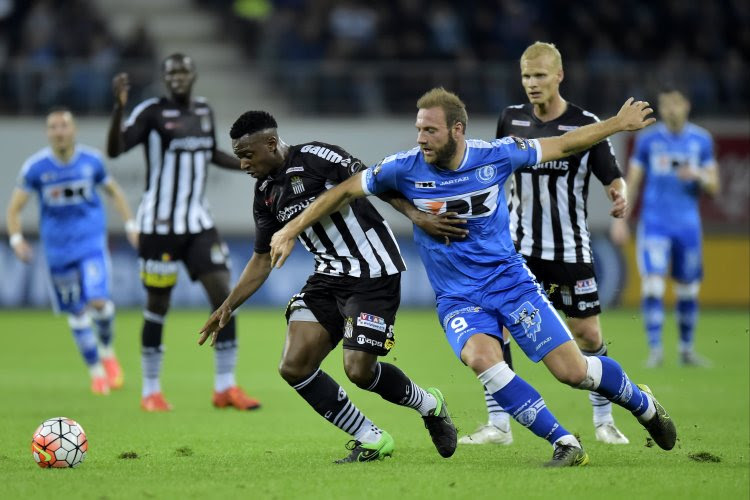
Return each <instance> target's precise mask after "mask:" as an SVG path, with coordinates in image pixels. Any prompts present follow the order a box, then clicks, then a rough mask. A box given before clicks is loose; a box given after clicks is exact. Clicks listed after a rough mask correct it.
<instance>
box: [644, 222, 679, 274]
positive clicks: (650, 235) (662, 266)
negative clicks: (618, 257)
mask: <svg viewBox="0 0 750 500" xmlns="http://www.w3.org/2000/svg"><path fill="white" fill-rule="evenodd" d="M671 253H672V241H671V239H670V237H669V235H667V234H664V233H663V232H659V231H657V230H654V229H652V228H649V227H644V226H639V228H638V235H637V237H636V260H637V262H638V271H639V272H640V273H641V276H649V275H654V274H656V275H659V276H664V275H665V274H666V273H667V270H668V268H669V263H670V257H671Z"/></svg>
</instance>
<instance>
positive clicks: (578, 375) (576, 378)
mask: <svg viewBox="0 0 750 500" xmlns="http://www.w3.org/2000/svg"><path fill="white" fill-rule="evenodd" d="M586 371H587V365H586V360H585V359H584V358H583V356H581V359H580V362H578V363H565V364H564V365H561V366H558V367H556V368H555V370H554V371H553V372H552V374H553V375H554V376H555V378H556V379H557V380H559V381H560V382H562V383H563V384H566V385H569V386H571V387H578V386H580V385H581V384H582V383H583V382H584V381H585V380H586Z"/></svg>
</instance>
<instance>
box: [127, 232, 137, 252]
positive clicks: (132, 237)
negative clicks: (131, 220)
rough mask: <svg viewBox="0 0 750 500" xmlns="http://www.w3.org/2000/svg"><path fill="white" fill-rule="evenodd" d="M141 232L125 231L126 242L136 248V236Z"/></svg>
mask: <svg viewBox="0 0 750 500" xmlns="http://www.w3.org/2000/svg"><path fill="white" fill-rule="evenodd" d="M140 234H141V233H139V232H138V231H126V232H125V237H126V238H127V239H128V243H130V246H131V247H133V248H134V249H136V250H138V238H139V236H140Z"/></svg>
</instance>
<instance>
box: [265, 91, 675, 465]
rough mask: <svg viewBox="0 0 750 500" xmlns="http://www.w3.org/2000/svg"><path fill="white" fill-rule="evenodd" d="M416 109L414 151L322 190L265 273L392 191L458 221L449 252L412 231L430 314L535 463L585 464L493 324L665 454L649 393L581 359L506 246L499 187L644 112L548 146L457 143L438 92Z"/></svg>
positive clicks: (451, 110)
mask: <svg viewBox="0 0 750 500" xmlns="http://www.w3.org/2000/svg"><path fill="white" fill-rule="evenodd" d="M417 108H418V109H419V111H418V112H417V119H416V122H415V126H416V128H417V143H418V147H415V148H412V149H411V150H409V151H402V152H399V153H396V154H393V155H390V156H387V157H386V158H384V159H383V160H382V161H381V162H380V163H378V164H377V165H376V166H374V167H372V168H368V169H367V170H364V171H363V172H360V173H357V174H354V175H353V176H352V177H351V178H349V179H347V180H346V181H344V182H342V183H340V184H339V185H338V186H336V187H334V188H332V189H330V190H328V191H326V192H325V193H323V194H322V195H321V196H320V197H318V198H317V199H316V200H315V201H314V202H313V203H312V204H310V206H309V207H308V208H307V209H305V211H304V212H303V213H302V214H301V215H300V216H298V217H297V218H295V219H294V220H293V221H291V223H289V224H287V225H286V226H284V227H283V228H282V229H280V230H279V231H278V232H276V233H275V234H274V235H273V238H272V239H271V264H272V265H275V266H276V267H281V266H282V265H283V264H284V261H285V260H286V259H287V257H288V256H289V254H290V253H291V251H292V248H293V247H294V239H295V238H296V237H297V236H298V235H300V234H302V232H303V231H306V230H307V228H309V227H310V226H313V227H314V225H315V224H316V223H318V221H320V220H325V219H324V218H325V217H326V216H327V214H330V213H332V212H333V211H335V210H336V209H337V208H338V207H340V206H342V204H343V203H352V202H353V201H355V200H357V199H359V198H362V197H364V196H367V195H373V194H379V193H384V192H390V191H397V192H399V193H402V194H403V195H404V196H405V197H406V198H407V200H409V201H411V202H412V203H414V205H415V206H416V207H417V208H419V209H420V210H422V211H424V212H428V213H434V214H439V213H444V212H447V211H454V212H458V214H459V217H461V218H463V219H466V221H467V222H466V230H467V233H466V235H465V236H464V237H463V238H459V239H454V240H453V241H452V242H451V244H450V245H445V244H444V241H443V240H442V239H435V238H433V237H431V236H430V235H428V234H426V233H424V232H423V231H422V230H421V229H418V228H415V230H414V240H415V242H416V243H417V249H418V250H419V255H420V258H421V259H422V262H423V263H424V266H425V271H426V272H427V276H428V278H429V280H430V283H431V285H432V288H433V289H434V290H435V296H436V301H437V304H436V306H437V313H438V317H439V318H440V320H441V323H442V325H443V329H444V330H445V337H446V340H447V341H448V342H449V343H450V345H451V347H452V349H453V352H454V354H455V355H456V357H457V358H459V359H460V360H461V361H462V362H463V363H464V364H465V365H466V366H468V367H469V368H471V369H472V370H473V371H474V373H475V374H476V375H477V378H478V379H479V381H480V382H481V383H482V384H483V385H484V386H485V387H486V388H487V389H488V390H489V392H490V393H491V394H492V397H493V398H494V399H495V401H497V403H498V404H499V405H500V406H502V407H503V408H506V409H507V410H508V413H510V414H511V415H513V418H515V419H516V421H518V422H519V423H520V424H521V425H523V426H524V427H526V428H528V429H529V430H530V431H531V432H533V433H534V434H535V435H536V436H538V437H540V438H542V439H544V440H546V441H547V442H549V443H550V444H551V445H552V446H553V453H552V460H550V461H548V462H547V463H546V464H545V465H546V466H549V467H568V466H581V465H586V464H587V463H588V455H587V454H586V452H585V451H583V448H582V447H581V444H580V442H579V441H578V439H576V437H575V436H573V435H572V434H571V433H570V432H569V431H567V430H566V429H565V428H564V427H563V426H562V425H561V424H560V422H558V421H557V419H556V418H555V417H554V415H553V414H552V412H551V411H550V410H549V409H548V408H547V405H546V403H545V401H544V398H542V396H541V395H540V394H539V393H538V392H537V391H536V389H534V388H533V387H532V386H531V385H529V384H528V383H527V382H525V381H524V380H523V379H521V378H520V377H519V376H518V375H516V374H515V373H514V372H513V370H512V369H511V368H510V367H509V366H508V364H507V363H506V362H505V361H504V360H503V353H502V349H501V348H500V344H499V342H501V341H502V329H503V328H504V327H505V328H507V329H508V330H509V331H510V333H511V335H512V336H513V338H514V340H515V341H516V342H517V343H518V345H519V347H520V348H521V349H522V350H523V352H524V353H525V354H526V355H527V356H528V358H529V359H531V360H532V361H534V362H538V361H542V362H543V363H544V364H545V366H546V367H547V369H548V370H549V371H550V373H551V374H552V375H554V377H555V378H556V379H557V380H559V381H560V382H562V383H565V384H568V385H569V386H571V387H574V388H577V389H582V390H589V391H596V392H597V393H599V394H601V395H602V396H605V397H606V398H607V399H609V400H610V401H612V402H613V403H616V404H618V405H620V406H622V407H623V408H625V409H627V410H628V411H630V412H631V413H632V414H633V416H634V417H636V418H637V419H638V421H639V422H640V423H641V424H642V425H643V426H644V427H645V428H646V430H647V431H648V432H649V434H650V435H651V437H652V438H653V440H654V441H655V442H656V444H657V445H659V447H661V448H663V449H665V450H670V449H672V448H673V447H674V445H675V443H676V440H677V431H676V428H675V426H674V423H673V422H672V420H671V418H670V417H669V415H668V414H667V412H666V410H665V409H664V408H663V407H662V406H661V405H660V404H659V403H658V401H657V400H656V399H655V398H654V397H653V395H652V394H651V391H650V389H649V388H648V387H646V386H645V385H636V384H634V383H633V382H632V381H631V380H630V379H629V378H628V376H627V374H625V372H624V371H623V369H622V367H621V366H620V364H619V363H617V361H615V360H613V359H612V358H609V357H606V356H584V355H582V354H581V351H580V349H579V348H578V346H577V345H576V343H575V342H574V341H573V336H572V335H571V333H570V331H569V330H568V328H567V326H566V325H565V323H564V322H563V321H562V320H561V319H560V317H559V316H558V315H557V313H556V311H555V310H554V308H553V307H552V304H551V303H550V302H549V300H548V299H547V296H546V295H545V294H544V292H543V291H542V289H541V287H540V286H539V284H538V283H537V282H536V280H535V279H534V276H533V275H532V274H531V272H530V271H529V269H528V267H527V266H526V265H525V262H524V260H523V257H522V256H520V255H519V254H518V253H517V252H516V250H515V248H514V246H513V242H512V240H511V237H510V230H509V229H508V219H509V213H508V208H507V206H506V204H505V193H504V191H503V189H502V186H503V184H504V183H505V181H506V180H507V179H508V177H510V175H511V174H512V173H513V172H514V171H515V170H518V169H520V168H524V167H530V166H532V165H536V164H538V163H540V162H545V161H552V160H556V159H559V158H563V157H565V156H569V155H571V154H574V153H575V152H577V151H584V150H586V149H589V148H590V147H591V146H593V145H594V144H596V143H598V142H600V141H602V140H604V139H606V138H607V137H608V136H610V135H612V134H614V133H616V132H619V131H623V130H639V129H641V128H643V127H645V126H647V125H649V124H651V123H653V122H654V121H655V120H654V118H649V115H650V114H651V113H652V110H651V108H649V107H648V103H647V102H641V101H635V102H633V99H632V98H631V99H628V100H627V101H626V102H625V104H624V105H623V106H622V107H621V108H620V111H619V112H618V113H617V116H614V117H612V118H609V119H607V120H605V121H603V122H597V123H593V124H590V125H586V126H584V127H580V128H579V129H576V130H573V131H570V132H567V133H565V134H563V135H562V136H559V137H545V138H541V139H520V138H516V137H504V138H503V139H499V140H495V141H493V142H491V143H490V142H486V141H481V140H476V139H467V138H466V137H465V135H464V133H465V130H466V124H467V122H468V116H467V113H466V108H465V106H464V104H463V102H462V101H461V100H460V99H459V98H458V96H456V95H455V94H452V93H450V92H448V91H446V90H445V89H443V88H435V89H432V90H430V91H428V92H426V93H425V94H424V95H423V96H422V97H421V98H420V99H419V100H418V101H417Z"/></svg>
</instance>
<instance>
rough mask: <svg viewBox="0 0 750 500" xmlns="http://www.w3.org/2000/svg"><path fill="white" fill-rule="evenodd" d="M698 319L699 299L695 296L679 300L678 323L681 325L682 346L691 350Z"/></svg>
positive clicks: (683, 348)
mask: <svg viewBox="0 0 750 500" xmlns="http://www.w3.org/2000/svg"><path fill="white" fill-rule="evenodd" d="M697 319H698V300H697V299H695V298H689V299H679V300H678V301H677V323H678V325H679V327H680V347H681V348H682V350H690V349H692V347H693V337H694V336H695V323H696V321H697Z"/></svg>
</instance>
